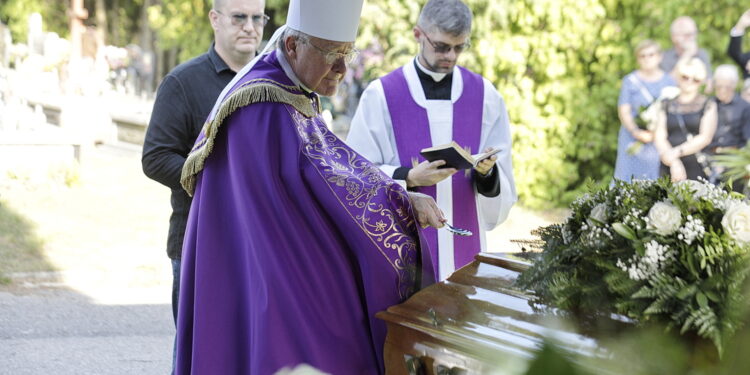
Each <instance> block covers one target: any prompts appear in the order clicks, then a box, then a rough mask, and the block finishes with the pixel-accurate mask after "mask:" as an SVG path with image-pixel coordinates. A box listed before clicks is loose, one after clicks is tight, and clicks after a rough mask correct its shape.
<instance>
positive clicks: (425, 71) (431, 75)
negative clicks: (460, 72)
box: [414, 56, 448, 82]
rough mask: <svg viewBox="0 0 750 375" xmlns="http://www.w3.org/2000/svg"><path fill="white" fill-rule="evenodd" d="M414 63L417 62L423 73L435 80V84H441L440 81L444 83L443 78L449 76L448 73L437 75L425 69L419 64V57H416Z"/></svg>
mask: <svg viewBox="0 0 750 375" xmlns="http://www.w3.org/2000/svg"><path fill="white" fill-rule="evenodd" d="M414 61H416V62H417V67H419V70H421V71H423V72H424V73H425V74H427V75H429V76H430V77H432V79H433V80H434V81H435V82H440V81H442V80H443V78H445V76H447V75H448V73H435V72H433V71H431V70H428V69H427V68H425V67H424V66H422V64H420V63H419V56H417V57H415V58H414Z"/></svg>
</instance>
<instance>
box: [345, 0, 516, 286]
mask: <svg viewBox="0 0 750 375" xmlns="http://www.w3.org/2000/svg"><path fill="white" fill-rule="evenodd" d="M471 20H472V14H471V11H470V10H469V8H468V7H467V6H466V5H465V4H464V3H462V2H461V1H460V0H430V1H428V2H427V4H426V5H425V6H424V8H423V9H422V12H421V13H420V15H419V19H418V21H417V26H415V27H414V37H415V38H416V40H417V42H418V43H419V46H420V48H419V54H418V55H417V57H416V58H415V59H414V60H413V61H410V62H409V63H407V64H406V65H404V66H403V67H401V68H398V69H396V70H394V71H393V72H391V73H389V74H387V75H385V76H383V77H381V78H380V79H378V80H376V81H374V82H372V83H371V84H370V85H369V86H368V87H367V89H366V90H365V91H364V93H363V94H362V98H361V100H360V103H359V107H358V108H357V111H356V113H355V115H354V118H353V119H352V124H351V130H350V131H349V135H348V136H347V143H348V144H349V145H350V146H351V147H352V148H354V149H355V150H356V151H357V152H359V153H360V154H362V155H363V156H365V157H366V158H368V159H370V160H371V161H372V162H374V163H375V164H377V165H379V166H380V168H381V169H382V170H383V171H384V172H385V173H386V174H388V175H389V176H392V177H393V178H394V179H395V180H397V181H398V180H402V181H403V182H404V183H405V184H406V185H407V187H408V188H409V189H413V190H417V191H421V192H423V193H426V194H430V195H432V196H433V197H435V198H436V200H437V203H438V206H440V208H441V209H442V210H443V213H444V214H445V218H446V220H447V222H448V223H450V224H452V225H453V226H455V227H460V228H463V229H468V230H471V231H472V232H473V233H474V235H473V236H469V237H462V236H454V235H452V234H451V233H450V232H448V231H447V230H444V229H441V230H435V229H434V228H427V229H426V232H425V237H426V239H427V242H428V244H429V246H430V250H431V252H432V254H433V256H432V257H433V263H434V264H433V267H434V268H435V271H436V272H438V274H439V275H440V279H441V280H443V279H445V278H447V277H448V276H450V274H451V273H453V271H455V270H456V269H458V268H460V267H463V266H464V265H466V264H468V263H469V262H471V260H472V259H473V258H474V255H476V254H477V253H478V252H479V251H480V250H482V251H484V250H486V248H487V244H486V236H485V233H484V232H485V231H487V230H491V229H493V228H494V227H495V226H497V225H498V224H500V223H502V222H503V221H505V219H506V218H507V217H508V212H509V211H510V208H511V206H513V204H514V203H515V202H516V200H517V195H516V188H515V183H514V181H513V167H512V163H511V137H510V128H509V123H508V114H507V111H506V109H505V102H504V101H503V98H502V97H501V96H500V94H499V93H498V92H497V90H496V89H495V88H494V87H493V86H492V84H491V83H490V82H489V81H488V80H486V79H484V78H482V77H481V76H480V75H478V74H476V73H473V72H471V71H469V70H468V69H465V68H463V67H459V66H456V60H457V59H458V56H459V55H460V54H461V52H463V51H464V50H465V49H466V48H467V47H468V46H469V35H470V33H471ZM452 140H453V141H456V142H457V143H458V144H459V145H461V146H462V147H465V148H468V149H469V150H470V152H471V153H475V154H476V153H479V152H480V151H487V150H488V149H490V148H492V149H500V152H499V153H498V154H497V155H496V156H493V157H492V158H490V159H487V160H485V161H483V162H482V163H480V164H479V165H477V167H475V168H474V169H473V170H471V171H470V172H465V171H458V173H456V172H457V171H456V170H455V169H452V168H438V167H439V166H441V165H442V164H444V162H443V161H435V162H432V163H430V162H427V161H425V160H424V158H422V157H421V156H420V155H419V151H420V150H421V149H423V148H426V147H431V146H435V145H441V144H446V143H450V142H451V141H452ZM416 161H420V163H419V164H416Z"/></svg>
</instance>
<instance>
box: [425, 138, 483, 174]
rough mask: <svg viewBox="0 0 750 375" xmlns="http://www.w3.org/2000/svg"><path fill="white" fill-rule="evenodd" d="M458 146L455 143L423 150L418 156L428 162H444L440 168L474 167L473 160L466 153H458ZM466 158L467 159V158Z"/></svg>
mask: <svg viewBox="0 0 750 375" xmlns="http://www.w3.org/2000/svg"><path fill="white" fill-rule="evenodd" d="M459 148H460V146H458V144H456V143H455V142H451V143H449V144H447V145H442V146H436V147H430V148H425V149H423V150H422V151H421V152H420V154H422V156H423V157H424V158H425V159H427V160H428V161H435V160H445V165H443V166H441V167H440V168H456V169H469V168H472V167H473V166H474V160H473V159H472V158H471V155H470V154H469V153H468V152H465V151H464V152H461V151H463V150H461V151H459ZM467 156H468V158H467Z"/></svg>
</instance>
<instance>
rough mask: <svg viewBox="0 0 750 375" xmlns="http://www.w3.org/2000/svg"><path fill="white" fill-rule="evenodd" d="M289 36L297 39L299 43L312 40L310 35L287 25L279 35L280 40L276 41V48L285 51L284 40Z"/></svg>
mask: <svg viewBox="0 0 750 375" xmlns="http://www.w3.org/2000/svg"><path fill="white" fill-rule="evenodd" d="M289 37H292V38H294V39H296V40H297V42H299V43H307V42H309V41H310V36H309V35H307V34H305V33H303V32H302V31H297V30H295V29H292V28H290V27H289V26H287V27H286V29H285V30H284V31H283V32H282V33H281V35H280V36H279V40H277V41H276V48H277V49H280V50H282V51H285V48H284V41H285V40H286V38H289ZM284 53H286V52H284Z"/></svg>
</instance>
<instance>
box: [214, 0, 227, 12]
mask: <svg viewBox="0 0 750 375" xmlns="http://www.w3.org/2000/svg"><path fill="white" fill-rule="evenodd" d="M226 2H227V1H226V0H213V1H212V2H211V5H212V6H213V9H215V10H218V9H219V8H223V7H224V4H225V3H226Z"/></svg>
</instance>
